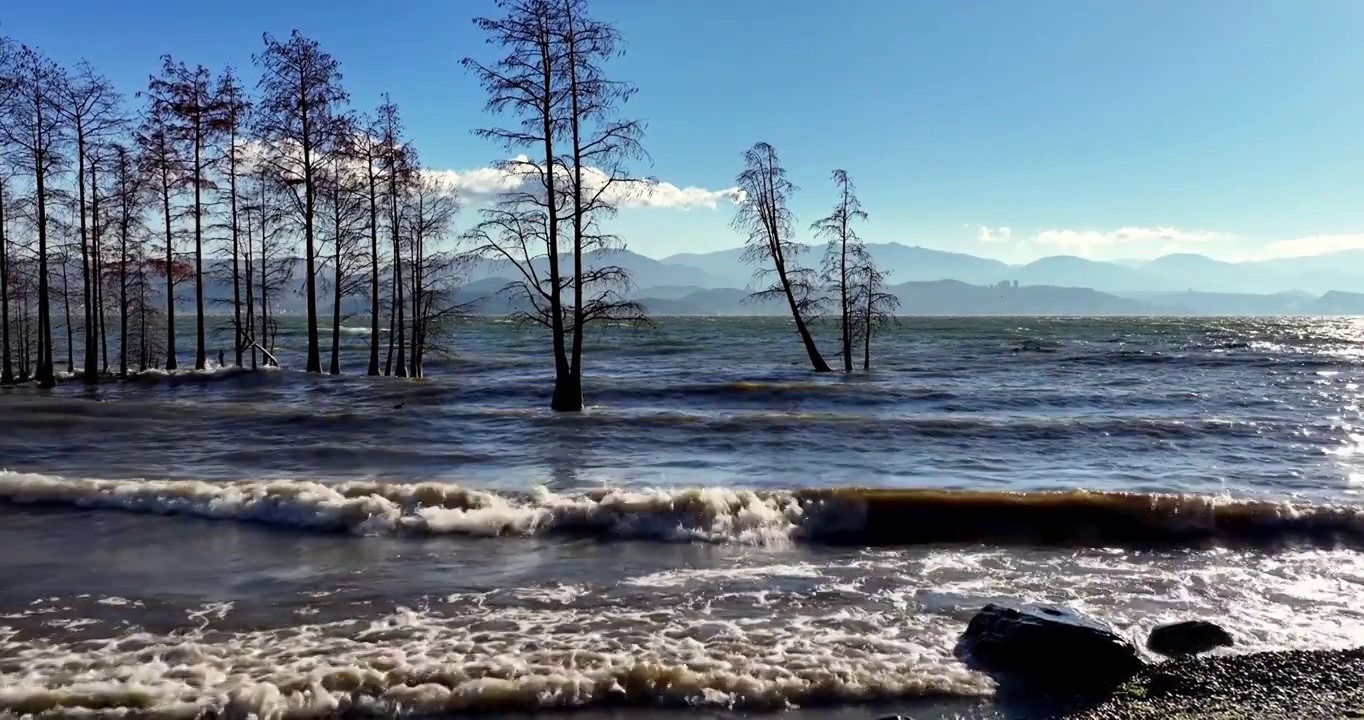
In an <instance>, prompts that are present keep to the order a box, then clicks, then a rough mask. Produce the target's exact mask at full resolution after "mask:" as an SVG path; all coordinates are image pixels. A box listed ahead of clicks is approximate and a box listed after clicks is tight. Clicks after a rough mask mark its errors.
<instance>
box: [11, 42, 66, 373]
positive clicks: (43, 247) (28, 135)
mask: <svg viewBox="0 0 1364 720" xmlns="http://www.w3.org/2000/svg"><path fill="white" fill-rule="evenodd" d="M12 67H13V71H12V72H13V74H12V76H11V77H12V80H11V82H12V83H13V92H12V93H10V97H9V98H8V101H7V102H6V103H5V105H4V107H3V108H0V111H3V113H4V116H3V118H2V119H0V150H3V151H4V152H5V153H6V155H7V156H8V157H9V158H10V160H11V161H12V162H13V163H14V165H15V166H16V167H25V168H27V169H28V172H30V173H32V175H31V177H32V180H33V191H34V197H33V206H34V211H33V217H32V222H33V224H34V229H35V231H36V234H37V236H38V248H37V255H38V263H37V264H38V267H37V275H38V277H37V283H36V284H37V289H36V292H37V314H38V327H37V339H36V344H37V348H36V349H37V362H36V364H35V369H34V375H35V379H36V380H37V381H38V384H39V385H40V386H42V387H52V386H54V385H56V384H57V375H56V370H55V367H54V364H53V352H52V304H51V288H50V287H49V285H50V277H51V275H50V269H51V268H50V267H49V255H50V250H51V249H50V248H49V246H48V245H49V238H48V232H49V227H48V226H49V218H48V213H49V203H50V202H51V200H52V196H53V194H54V191H55V190H56V188H55V187H54V180H55V176H56V175H57V174H58V173H60V172H61V171H62V169H63V168H64V167H65V166H66V163H67V158H66V155H65V153H64V150H65V149H66V146H67V144H68V135H67V132H66V127H65V125H64V123H63V122H62V118H61V113H60V111H59V109H58V101H59V99H60V96H61V91H62V87H63V86H64V84H65V82H66V79H65V73H64V72H63V71H62V69H61V67H59V66H58V65H57V64H56V63H54V62H52V61H51V60H49V59H47V58H46V57H44V56H43V55H42V53H40V52H38V51H37V50H35V49H34V48H31V47H28V46H22V47H20V48H19V49H18V50H17V51H16V53H15V57H14V60H13V66H12Z"/></svg>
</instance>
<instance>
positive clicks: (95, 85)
mask: <svg viewBox="0 0 1364 720" xmlns="http://www.w3.org/2000/svg"><path fill="white" fill-rule="evenodd" d="M121 106H122V99H121V98H120V97H119V95H118V92H117V91H116V90H115V89H114V86H113V84H112V83H111V82H110V81H109V79H108V78H106V77H104V76H102V75H100V74H99V73H97V72H96V71H95V69H94V68H93V67H91V66H90V64H89V63H87V62H81V63H80V64H79V65H77V66H76V69H75V72H74V73H72V74H71V75H70V76H69V77H68V78H67V81H66V82H64V83H62V84H61V92H60V96H59V99H58V103H57V108H58V109H59V110H60V112H61V114H62V116H63V117H64V118H65V120H66V122H67V123H68V125H69V126H70V128H71V131H72V133H73V136H74V140H75V149H76V202H77V204H76V208H75V211H76V212H75V214H76V224H77V226H78V227H79V230H80V234H79V236H78V237H77V242H78V244H79V246H80V274H81V298H82V302H81V305H82V310H83V315H84V328H85V342H84V347H83V348H82V349H83V350H84V352H85V362H84V371H83V372H82V373H81V376H82V378H83V379H84V380H85V382H87V383H94V382H98V380H99V344H98V343H99V337H98V330H99V318H98V316H97V314H96V313H97V310H98V307H99V302H98V292H99V277H100V271H99V270H98V268H97V267H96V262H97V259H96V258H95V257H94V255H95V252H94V250H95V246H96V244H97V242H96V239H95V238H94V232H96V231H97V228H95V227H92V223H93V221H92V220H90V219H89V218H90V216H91V215H92V214H93V213H95V212H97V210H96V209H95V208H94V207H92V204H93V203H94V202H96V201H95V200H94V196H95V189H94V188H93V187H92V184H93V178H92V174H93V173H94V172H95V170H94V169H93V167H92V165H93V164H94V153H95V151H96V147H97V146H98V145H99V144H100V143H102V142H105V141H107V140H108V138H109V137H110V136H112V135H113V134H114V133H116V132H118V131H119V130H121V129H122V126H123V122H124V120H123V117H122V113H121V110H122V108H121ZM87 187H88V188H89V189H90V192H89V193H88V194H87Z"/></svg>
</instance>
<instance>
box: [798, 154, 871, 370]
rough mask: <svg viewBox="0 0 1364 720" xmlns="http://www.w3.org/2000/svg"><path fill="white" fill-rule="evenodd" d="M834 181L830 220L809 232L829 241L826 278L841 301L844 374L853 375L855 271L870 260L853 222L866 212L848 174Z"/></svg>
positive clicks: (840, 174) (838, 175) (838, 174)
mask: <svg viewBox="0 0 1364 720" xmlns="http://www.w3.org/2000/svg"><path fill="white" fill-rule="evenodd" d="M833 180H834V186H835V187H836V188H837V189H838V203H837V204H835V205H834V210H833V212H832V213H830V214H829V216H828V217H826V218H822V219H820V220H818V221H816V222H815V224H813V225H811V226H810V229H811V230H813V231H814V233H815V236H816V237H822V238H824V239H825V240H827V241H828V247H827V248H826V249H825V251H824V271H823V276H824V278H823V279H824V284H825V286H826V287H828V288H829V290H831V291H832V293H833V294H834V296H835V297H837V298H838V310H839V313H838V315H839V330H840V340H841V342H840V347H841V349H842V351H843V371H844V372H852V368H853V360H852V358H853V340H854V338H856V336H857V327H856V323H855V321H856V318H857V308H856V303H857V298H856V287H854V280H853V271H854V269H855V268H856V267H857V266H858V265H859V264H861V263H863V262H865V261H866V260H867V257H866V255H867V251H866V247H865V246H864V245H863V244H862V239H861V238H859V237H858V236H857V231H856V229H854V228H853V223H854V222H856V221H865V220H866V219H867V213H866V211H864V210H863V209H862V202H861V201H860V200H858V199H857V189H856V187H855V186H854V185H853V181H852V179H851V178H849V177H848V173H847V172H845V171H843V170H835V171H834V172H833Z"/></svg>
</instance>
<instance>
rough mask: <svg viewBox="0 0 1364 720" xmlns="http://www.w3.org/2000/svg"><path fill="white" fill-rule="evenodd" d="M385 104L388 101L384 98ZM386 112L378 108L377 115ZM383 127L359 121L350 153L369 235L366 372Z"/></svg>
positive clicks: (375, 319)
mask: <svg viewBox="0 0 1364 720" xmlns="http://www.w3.org/2000/svg"><path fill="white" fill-rule="evenodd" d="M384 104H385V105H388V104H391V101H388V100H385V102H384ZM384 114H385V113H384V112H383V109H382V107H381V108H380V112H379V118H382V117H383V115H384ZM382 136H383V127H382V125H381V124H380V121H379V119H378V118H370V119H369V120H367V121H364V122H362V123H360V129H358V130H357V131H355V132H354V133H353V134H352V138H353V140H352V142H351V154H352V155H353V156H354V157H355V158H356V160H357V161H358V162H359V163H360V164H361V165H362V166H363V168H364V170H363V173H364V183H365V187H364V194H365V209H366V211H367V212H368V213H369V220H368V223H367V224H366V230H367V232H368V234H369V282H370V285H369V368H368V370H367V371H366V372H367V374H369V375H378V374H379V341H380V336H379V318H380V313H381V308H380V304H381V303H382V296H381V294H380V281H379V280H380V273H381V272H382V267H383V266H382V265H381V263H380V256H379V203H380V201H381V196H382V192H383V188H384V187H386V185H385V183H384V180H383V177H382V173H381V169H380V168H381V163H382V162H383V158H384V150H383V148H384V146H383V145H382V144H381V143H382V139H381V138H382Z"/></svg>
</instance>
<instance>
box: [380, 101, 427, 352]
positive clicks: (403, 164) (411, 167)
mask: <svg viewBox="0 0 1364 720" xmlns="http://www.w3.org/2000/svg"><path fill="white" fill-rule="evenodd" d="M377 130H378V133H379V134H378V139H379V147H380V153H379V161H380V164H381V167H382V168H383V173H384V179H385V180H386V181H387V185H388V187H387V190H386V191H385V199H386V201H387V203H388V229H389V239H390V241H391V247H392V253H393V257H392V265H393V280H392V286H391V289H392V292H393V297H392V301H391V302H390V304H389V321H388V359H387V361H386V362H385V363H384V374H385V375H395V374H396V375H397V376H399V377H407V374H408V372H407V351H406V346H407V333H406V327H407V319H406V313H407V304H406V302H405V300H404V287H405V286H404V282H403V259H402V258H403V253H402V213H401V208H402V203H403V200H404V198H405V197H406V196H407V194H408V193H409V192H411V190H412V187H413V183H414V181H415V179H416V177H417V167H418V163H417V150H416V148H415V147H413V146H412V144H411V143H409V142H407V141H406V140H405V139H404V138H403V126H402V120H401V118H400V117H399V115H398V106H397V105H395V104H393V101H392V100H390V99H389V98H388V96H387V95H385V96H384V102H383V104H382V105H380V106H379V114H378V125H377ZM395 343H396V348H395ZM395 351H396V354H395ZM395 358H396V362H397V366H396V367H395V366H394V361H395Z"/></svg>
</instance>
